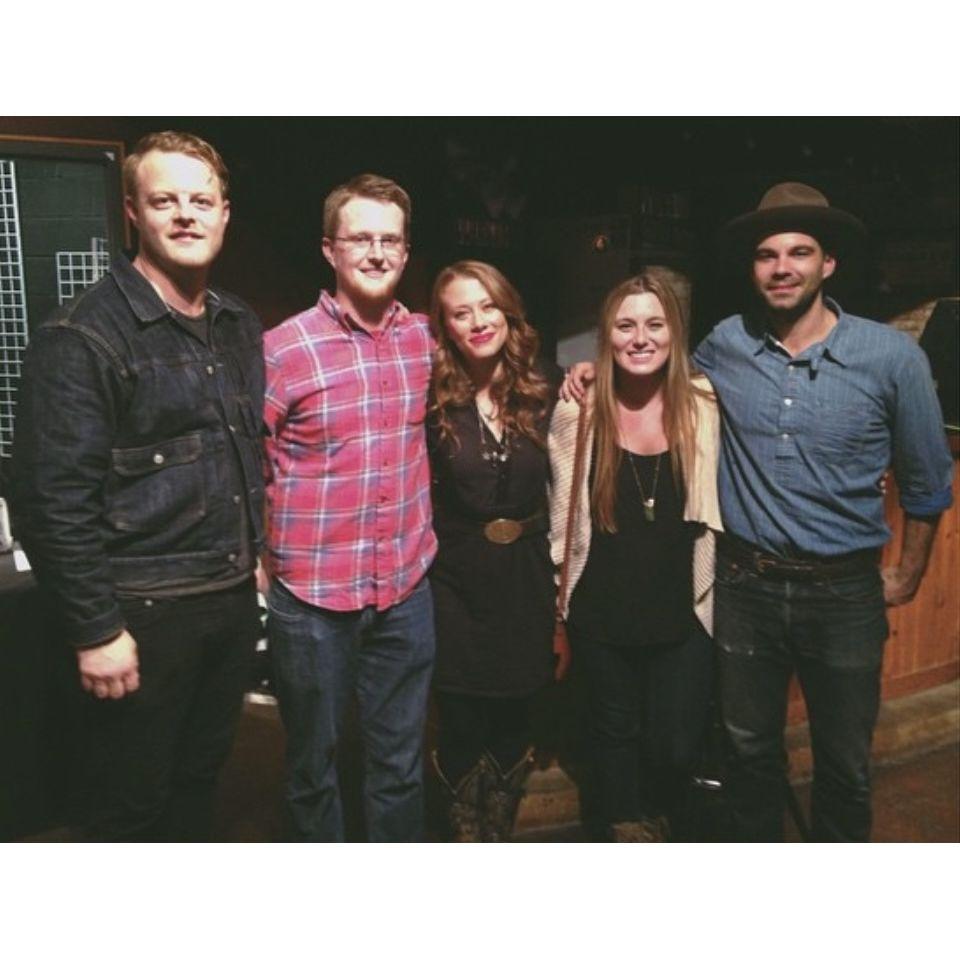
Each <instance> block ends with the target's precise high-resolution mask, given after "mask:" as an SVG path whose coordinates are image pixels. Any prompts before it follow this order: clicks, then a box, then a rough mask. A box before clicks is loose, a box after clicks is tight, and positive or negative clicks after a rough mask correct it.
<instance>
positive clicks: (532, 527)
mask: <svg viewBox="0 0 960 960" xmlns="http://www.w3.org/2000/svg"><path fill="white" fill-rule="evenodd" d="M546 529H547V517H546V514H544V513H543V512H540V513H535V514H534V515H533V516H532V517H527V518H526V520H508V519H506V518H503V519H498V520H488V521H487V522H486V523H484V524H483V535H484V536H485V537H486V538H487V539H488V540H489V541H490V542H491V543H500V544H508V543H514V542H515V541H517V540H519V539H520V538H521V537H526V536H529V534H531V533H542V532H543V531H544V530H546Z"/></svg>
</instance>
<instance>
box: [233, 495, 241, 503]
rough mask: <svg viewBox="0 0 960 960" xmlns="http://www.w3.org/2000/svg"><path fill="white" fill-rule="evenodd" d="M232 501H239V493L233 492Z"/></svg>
mask: <svg viewBox="0 0 960 960" xmlns="http://www.w3.org/2000/svg"><path fill="white" fill-rule="evenodd" d="M233 502H234V503H239V502H240V494H239V493H235V494H234V495H233Z"/></svg>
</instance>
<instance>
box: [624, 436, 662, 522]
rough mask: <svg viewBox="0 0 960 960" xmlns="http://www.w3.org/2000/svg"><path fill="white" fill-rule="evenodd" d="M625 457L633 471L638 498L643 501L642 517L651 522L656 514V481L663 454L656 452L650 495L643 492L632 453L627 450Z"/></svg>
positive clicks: (658, 477) (658, 476)
mask: <svg viewBox="0 0 960 960" xmlns="http://www.w3.org/2000/svg"><path fill="white" fill-rule="evenodd" d="M627 457H628V458H629V460H630V469H631V470H632V471H633V479H634V480H635V481H636V482H637V489H638V490H639V491H640V499H641V501H642V502H643V519H644V520H646V521H647V522H648V523H653V521H654V518H655V517H656V514H657V481H658V480H659V479H660V461H661V460H662V459H663V454H662V453H658V454H657V463H656V466H654V468H653V489H652V490H651V491H650V496H649V497H648V496H647V494H646V493H645V492H644V489H643V484H642V483H641V482H640V474H639V473H637V465H636V464H635V463H634V462H633V454H632V453H631V452H630V451H629V450H628V451H627Z"/></svg>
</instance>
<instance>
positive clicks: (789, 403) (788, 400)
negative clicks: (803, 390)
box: [783, 397, 793, 407]
mask: <svg viewBox="0 0 960 960" xmlns="http://www.w3.org/2000/svg"><path fill="white" fill-rule="evenodd" d="M783 405H784V406H785V407H792V406H793V400H792V399H791V398H790V397H784V398H783Z"/></svg>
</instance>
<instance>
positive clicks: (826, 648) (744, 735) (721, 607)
mask: <svg viewBox="0 0 960 960" xmlns="http://www.w3.org/2000/svg"><path fill="white" fill-rule="evenodd" d="M887 632H888V627H887V617H886V608H885V605H884V600H883V585H882V582H881V580H880V574H879V571H878V570H876V569H872V570H867V571H865V572H862V573H855V574H852V575H846V576H843V577H839V578H832V579H823V580H820V581H801V580H790V579H775V578H773V577H770V576H759V575H757V574H756V573H753V572H752V571H749V570H746V569H744V568H742V567H741V566H740V565H738V564H737V563H736V562H735V561H733V560H731V559H730V558H727V557H724V556H722V554H721V555H720V556H718V557H717V574H716V614H715V632H714V635H715V639H716V641H717V646H718V648H719V673H720V701H721V710H722V712H723V721H724V727H725V729H726V734H727V744H728V748H729V756H728V761H729V770H728V772H727V778H726V779H727V786H728V791H727V793H728V797H729V800H730V803H731V814H732V817H733V826H734V836H735V839H738V840H753V841H780V840H782V839H783V817H784V805H785V799H786V784H787V780H786V776H787V769H786V753H785V751H784V745H783V732H784V725H785V722H786V713H787V685H788V683H789V680H790V677H791V676H792V674H793V673H794V672H796V674H797V679H798V680H799V681H800V687H801V689H802V690H803V696H804V700H805V701H806V704H807V714H808V716H809V719H810V740H811V746H812V748H813V767H814V770H813V791H812V801H811V827H812V834H813V839H814V840H820V841H824V840H868V839H869V838H870V827H871V809H870V744H871V740H872V737H873V728H874V725H875V724H876V719H877V711H878V709H879V706H880V671H881V668H882V666H883V648H884V641H885V640H886V638H887Z"/></svg>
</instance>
